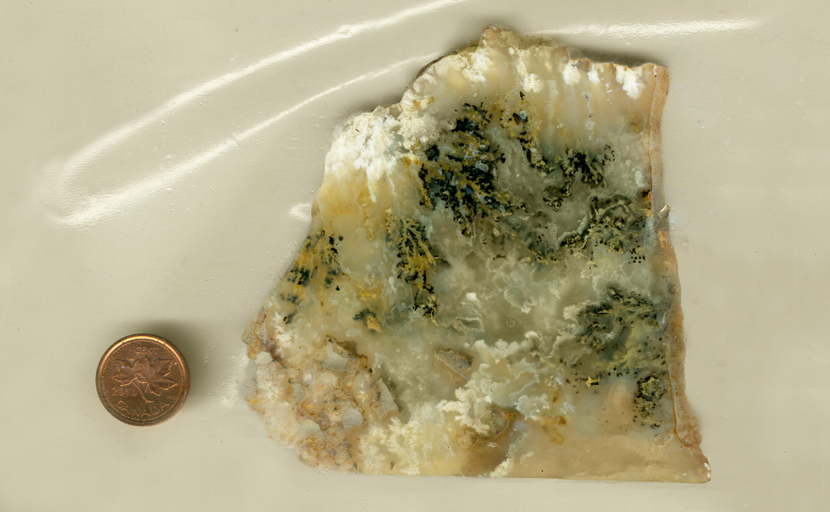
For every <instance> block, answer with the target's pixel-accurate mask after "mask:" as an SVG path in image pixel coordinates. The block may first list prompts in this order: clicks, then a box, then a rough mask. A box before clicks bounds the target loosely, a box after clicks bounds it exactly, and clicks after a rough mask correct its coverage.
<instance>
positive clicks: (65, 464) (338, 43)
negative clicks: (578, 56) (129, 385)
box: [0, 0, 830, 512]
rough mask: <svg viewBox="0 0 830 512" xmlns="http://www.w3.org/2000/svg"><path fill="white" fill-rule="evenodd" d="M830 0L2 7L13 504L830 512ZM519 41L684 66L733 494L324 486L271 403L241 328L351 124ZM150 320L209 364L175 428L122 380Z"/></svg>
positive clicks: (690, 265) (671, 164)
mask: <svg viewBox="0 0 830 512" xmlns="http://www.w3.org/2000/svg"><path fill="white" fill-rule="evenodd" d="M827 6H828V4H827V3H826V2H822V1H820V0H816V1H786V2H784V1H780V2H769V1H767V2H746V1H737V0H730V1H700V2H680V1H662V0H661V1H657V0H655V1H639V2H632V1H626V2H599V1H588V0H586V1H582V2H555V1H523V0H515V1H510V2H505V1H474V0H467V1H462V0H456V1H451V0H438V1H433V2H432V3H418V2H390V1H381V0H373V1H359V2H358V1H344V0H308V1H303V2H281V1H280V2H275V1H267V2H266V1H262V2H253V1H242V0H239V1H223V2H211V3H207V2H189V1H188V2H182V1H180V2H173V3H171V2H160V1H155V2H154V1H146V2H113V1H109V0H107V1H97V2H92V1H85V2H61V1H51V2H41V1H33V2H15V1H6V2H2V5H0V164H2V165H1V166H0V343H2V345H0V350H1V351H0V511H54V510H61V511H74V510H85V511H86V510H110V509H111V510H119V511H121V512H126V511H133V510H147V508H148V507H149V509H151V510H201V511H213V510H222V511H224V510H251V511H259V510H313V511H316V510H323V509H325V508H328V507H333V508H335V509H337V510H344V511H350V510H431V511H443V510H452V511H455V510H467V509H476V510H482V511H485V510H493V511H496V510H498V511H512V510H521V511H526V510H589V509H591V510H618V511H635V510H636V511H638V512H642V511H646V510H660V511H666V510H672V511H674V510H683V511H691V510H702V511H721V510H730V511H731V510H753V511H760V510H830V440H829V439H828V437H829V436H830V388H829V387H828V380H827V378H828V377H827V376H828V372H830V344H828V340H827V336H828V334H827V332H828V329H827V322H828V312H830V270H828V269H830V234H829V233H828V228H827V222H828V220H830V201H828V200H827V198H828V197H830V175H829V174H828V172H830V169H828V161H829V160H830V148H828V135H830V129H828V119H830V105H828V100H827V98H828V92H827V91H828V84H830V67H828V65H827V58H828V42H830V39H829V38H830V36H828V31H827V28H826V27H827V23H828V21H830V8H828V7H827ZM491 23H500V24H503V25H506V26H509V27H512V28H514V29H517V30H520V31H523V32H544V33H546V34H550V35H552V36H554V37H556V38H557V39H558V40H560V41H561V42H563V43H566V44H568V45H570V46H574V47H577V48H580V49H581V50H583V51H584V52H585V53H587V54H588V55H589V56H595V57H597V56H598V57H604V58H611V57H613V58H622V59H623V60H625V61H628V62H639V61H643V60H653V61H656V62H658V63H660V64H665V65H667V66H668V67H669V71H670V74H671V80H672V85H671V91H670V94H669V98H668V103H667V106H666V111H665V117H664V123H663V128H664V131H663V140H664V151H665V154H664V157H665V168H666V197H667V200H668V202H669V204H670V205H671V206H672V207H673V210H672V220H673V224H672V225H673V232H672V237H673V240H674V243H675V247H676V249H677V252H678V258H679V264H680V277H681V281H682V284H683V308H684V311H685V315H686V332H687V335H688V349H689V353H688V359H687V379H688V392H689V398H690V400H691V402H692V405H693V407H694V408H695V410H696V411H697V413H698V414H699V416H700V419H701V422H702V432H703V436H704V441H703V450H704V452H705V453H706V454H707V455H708V456H709V459H710V461H711V464H712V471H713V478H712V481H711V482H710V483H709V484H706V485H673V484H644V483H597V482H573V481H544V480H539V481H534V480H512V481H504V480H503V481H495V480H486V479H462V478H424V477H421V478H395V477H370V476H332V475H329V476H323V475H320V474H318V473H316V472H315V471H314V470H312V469H309V468H307V467H305V466H303V465H301V464H300V463H299V462H298V461H297V460H296V459H295V456H294V454H293V453H292V452H290V451H287V450H284V449H282V448H279V447H278V446H276V444H275V443H274V442H272V441H270V440H269V439H267V437H266V435H265V431H264V428H263V427H262V425H261V424H260V421H259V418H258V417H257V415H256V414H255V413H253V412H251V411H249V410H248V408H247V405H246V404H245V403H244V400H243V396H244V395H245V394H247V392H248V391H250V389H251V375H252V363H249V362H248V361H247V360H246V359H245V353H244V350H243V348H244V347H243V345H242V343H241V342H240V341H239V338H240V335H241V334H242V331H243V329H244V327H245V325H246V324H247V322H248V321H249V320H250V318H251V317H252V316H253V315H254V314H255V313H256V311H257V309H258V308H259V305H260V302H261V301H262V300H263V299H264V297H265V296H266V294H267V292H268V291H269V289H270V288H271V287H272V286H273V285H274V284H275V283H276V280H277V278H278V276H280V275H281V273H282V272H284V271H285V270H286V268H287V266H288V265H289V263H290V260H292V258H293V255H294V252H295V251H296V250H297V245H298V243H299V242H300V241H301V240H302V239H303V237H304V235H305V231H306V229H307V226H308V204H309V203H310V201H311V200H312V198H313V195H314V192H315V190H316V188H317V187H318V186H319V184H320V182H321V180H322V170H323V159H324V156H325V152H326V149H327V147H328V144H329V143H330V141H331V136H332V132H333V130H334V128H335V127H336V126H337V125H338V123H340V122H342V121H343V120H344V119H346V118H347V117H348V116H350V115H352V114H355V113H357V112H360V111H362V110H365V109H369V108H372V107H373V106H375V105H376V104H389V103H393V102H395V101H396V100H397V99H398V98H399V97H400V94H401V92H402V91H403V89H404V87H405V86H406V84H407V83H408V82H409V80H410V79H411V78H412V77H413V76H414V75H415V73H416V72H417V71H418V69H419V68H420V67H421V66H422V65H423V64H425V63H427V62H429V61H430V60H432V59H433V58H435V57H437V56H439V55H441V54H443V53H446V52H448V51H450V50H452V49H454V48H456V47H458V46H460V45H462V44H464V43H466V42H468V41H469V40H472V39H476V38H477V37H478V34H479V33H480V30H481V29H482V28H483V27H485V26H486V25H488V24H491ZM138 331H150V332H153V333H156V334H159V335H162V336H165V337H167V338H169V339H170V340H172V341H173V342H174V343H175V344H177V345H178V346H179V348H180V349H181V350H182V351H183V352H184V353H185V355H186V356H187V358H188V360H189V362H190V366H191V368H192V371H193V387H192V391H191V396H190V398H189V399H188V402H187V403H186V404H185V407H184V408H183V409H182V410H181V411H180V413H179V414H178V415H177V416H176V417H175V418H173V419H172V420H170V421H169V422H167V423H165V424H162V425H159V426H156V427H151V428H136V427H129V426H126V425H122V424H120V423H119V422H117V421H116V420H114V419H113V418H111V417H110V416H109V415H108V414H107V413H106V411H105V410H104V408H103V407H102V406H101V404H100V403H99V401H98V397H97V396H96V394H95V386H94V383H93V376H94V371H95V367H96V365H97V363H98V359H99V357H100V355H101V354H102V353H103V351H104V350H105V349H106V348H107V347H108V346H109V345H110V344H111V343H112V342H114V341H115V340H116V339H118V338H120V337H122V336H125V335H127V334H130V333H133V332H138ZM232 507H233V508H232Z"/></svg>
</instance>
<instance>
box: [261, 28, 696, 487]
mask: <svg viewBox="0 0 830 512" xmlns="http://www.w3.org/2000/svg"><path fill="white" fill-rule="evenodd" d="M668 83H669V80H668V75H667V72H666V69H665V68H664V67H661V66H657V65H653V64H646V65H643V66H640V67H636V68H630V67H626V66H622V65H618V64H609V63H594V62H591V61H589V60H587V59H573V58H571V56H570V54H569V52H568V50H567V49H566V48H565V47H562V46H557V45H556V44H555V43H553V42H551V41H549V40H544V39H528V38H523V37H521V36H519V35H518V34H516V33H514V32H510V31H507V30H502V29H499V28H494V27H491V28H488V29H486V30H485V31H484V34H483V36H482V38H481V39H480V40H479V41H477V42H475V43H472V44H470V45H468V46H466V47H464V48H462V49H461V50H459V51H458V52H456V53H454V54H452V55H449V56H447V57H444V58H442V59H440V60H438V61H437V62H434V63H432V64H430V65H429V66H427V67H426V68H425V69H423V70H422V71H421V73H420V74H419V75H418V77H417V78H416V79H415V80H414V82H412V84H411V86H410V87H409V88H408V89H407V91H406V92H405V93H404V95H403V98H402V99H401V101H400V103H398V104H396V105H393V106H391V107H387V108H377V109H376V110H375V111H374V112H371V113H367V114H362V115H359V116H357V117H356V118H354V119H353V120H352V121H351V122H349V123H348V124H347V125H346V126H344V127H343V128H342V129H341V130H340V132H339V133H338V135H337V137H336V140H335V141H334V144H333V146H332V148H331V150H330V152H329V154H328V157H327V159H326V170H325V178H324V180H323V184H322V187H321V188H320V191H319V192H318V193H317V197H316V200H315V202H314V206H313V211H312V214H313V215H312V226H311V230H310V232H309V235H308V239H307V240H306V241H305V244H304V245H303V247H302V250H301V251H300V253H299V255H298V256H297V259H296V261H295V262H294V265H293V267H292V268H291V269H290V270H289V271H288V273H287V274H286V275H285V276H284V277H283V279H282V281H280V283H279V284H278V285H277V287H276V289H275V290H274V292H273V294H272V295H271V296H270V297H269V298H268V299H267V300H266V302H265V305H264V306H263V308H262V310H261V311H260V313H259V315H258V316H257V317H256V318H255V320H254V321H253V322H252V323H251V325H250V327H249V328H248V330H247V332H246V334H245V342H246V343H247V345H248V349H249V355H250V357H251V358H252V359H255V360H256V362H257V363H258V365H259V366H258V369H257V375H256V380H257V389H256V391H255V392H254V393H252V394H251V395H250V396H249V398H248V400H249V402H250V404H251V406H252V407H253V408H254V409H255V410H256V411H258V412H260V413H261V414H262V418H263V421H264V422H265V425H266V426H267V429H268V433H269V434H270V436H271V437H273V438H274V439H275V440H277V441H278V442H279V443H281V444H283V445H285V446H290V447H293V448H295V449H296V450H297V451H298V452H299V456H300V459H301V460H302V461H303V462H305V463H307V464H309V465H311V466H314V467H316V468H318V469H320V470H322V471H330V470H337V471H349V472H352V471H356V472H363V473H385V474H406V475H471V476H472V475H476V476H502V477H505V476H509V477H549V478H582V479H590V478H593V479H616V480H662V481H677V482H705V481H707V480H708V479H709V465H708V463H707V461H706V458H705V457H704V456H703V454H702V453H701V451H700V449H699V445H700V435H699V433H698V428H697V420H696V418H695V416H694V415H693V413H692V412H691V410H690V408H689V405H688V403H687V400H686V397H685V394H684V376H683V359H684V341H683V330H682V314H681V311H680V287H679V282H678V277H677V264H676V261H675V257H674V253H673V251H672V248H671V245H670V244H669V239H668V231H667V222H668V221H667V212H668V209H667V208H666V207H665V205H664V203H663V197H662V193H661V187H660V178H661V173H662V167H661V163H660V116H661V112H662V109H663V104H664V101H665V98H666V93H667V91H668Z"/></svg>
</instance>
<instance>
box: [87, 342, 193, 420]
mask: <svg viewBox="0 0 830 512" xmlns="http://www.w3.org/2000/svg"><path fill="white" fill-rule="evenodd" d="M134 340H149V341H152V342H156V343H159V344H161V345H163V346H164V347H165V348H167V349H168V350H170V352H171V353H172V354H173V355H174V356H175V358H176V360H177V361H178V362H179V364H181V367H182V380H183V382H182V389H183V390H184V391H183V393H182V397H181V399H179V400H178V401H177V402H176V404H175V405H174V406H173V408H172V409H170V410H169V411H167V412H166V413H164V414H162V415H161V416H159V417H158V418H154V419H152V420H147V421H136V420H134V419H131V418H129V417H127V416H124V415H123V414H121V412H120V411H119V410H117V409H115V408H114V407H112V406H111V405H110V404H109V403H108V402H107V399H106V396H105V395H104V389H103V383H104V382H103V381H104V375H103V369H104V364H105V363H106V362H107V360H108V359H109V358H110V357H111V356H112V354H113V353H114V352H115V351H116V350H118V349H119V348H120V347H121V346H122V345H126V344H127V343H130V342H131V341H134ZM95 389H96V390H97V391H98V399H99V400H101V404H102V405H103V406H104V408H105V409H106V410H107V412H109V413H110V414H111V415H112V416H113V417H114V418H116V419H118V420H119V421H121V422H123V423H126V424H128V425H133V426H136V427H150V426H152V425H158V424H159V423H163V422H165V421H167V420H168V419H170V418H171V417H173V415H174V414H176V412H178V410H179V409H180V408H181V407H182V405H184V401H185V400H186V399H187V395H188V393H190V368H188V366H187V360H185V358H184V356H183V355H182V353H181V352H179V349H177V348H176V347H175V346H174V345H173V344H172V343H170V342H169V341H167V340H166V339H164V338H162V337H161V336H156V335H155V334H131V335H130V336H125V337H124V338H121V339H120V340H118V341H116V342H115V343H113V344H112V345H111V346H110V348H108V349H107V351H106V352H104V355H103V356H101V360H100V361H99V362H98V369H97V370H96V371H95Z"/></svg>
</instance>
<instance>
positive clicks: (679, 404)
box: [648, 65, 702, 452]
mask: <svg viewBox="0 0 830 512" xmlns="http://www.w3.org/2000/svg"><path fill="white" fill-rule="evenodd" d="M654 75H655V86H654V96H653V99H652V103H651V118H650V120H649V127H650V133H649V151H648V153H649V160H650V164H651V206H652V212H654V215H655V231H656V235H657V237H658V240H657V242H658V244H659V251H658V252H657V253H656V254H655V256H657V257H658V259H657V261H655V262H654V263H655V264H656V265H657V266H660V267H662V268H661V269H660V270H662V272H661V273H662V275H663V276H664V278H665V279H666V280H668V282H669V283H668V284H669V292H670V293H671V295H672V299H673V300H672V301H671V308H670V309H669V313H668V319H667V324H668V330H667V332H666V334H667V335H668V339H669V342H668V345H667V347H666V352H667V357H668V371H669V382H670V383H671V394H672V402H673V404H674V417H675V433H676V434H677V438H678V439H679V440H680V441H681V442H682V443H683V444H684V445H686V446H688V447H689V448H691V449H694V450H696V451H698V452H700V442H701V439H702V438H701V435H700V422H699V421H698V419H697V416H695V414H694V412H693V411H692V408H691V405H689V400H688V399H687V398H686V378H685V370H684V360H685V358H686V343H685V338H684V335H683V311H682V310H681V308H680V277H679V274H678V268H677V257H676V256H675V253H674V248H673V247H672V244H671V239H670V235H669V217H668V214H667V212H663V209H664V208H665V207H666V206H667V205H666V202H665V198H664V196H663V160H662V139H661V134H660V131H661V130H660V128H661V123H662V118H663V107H664V106H665V104H666V95H667V94H668V92H669V73H668V70H667V69H666V67H665V66H658V65H654Z"/></svg>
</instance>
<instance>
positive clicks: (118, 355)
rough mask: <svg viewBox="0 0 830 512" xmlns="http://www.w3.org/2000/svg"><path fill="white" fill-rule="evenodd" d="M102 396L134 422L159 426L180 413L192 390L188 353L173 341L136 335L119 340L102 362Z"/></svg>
mask: <svg viewBox="0 0 830 512" xmlns="http://www.w3.org/2000/svg"><path fill="white" fill-rule="evenodd" d="M95 386H96V387H97V388H98V397H99V398H100V399H101V403H102V404H104V407H105V408H106V409H107V411H109V412H110V414H112V415H113V416H115V417H116V418H118V419H119V420H121V421H123V422H124V423H128V424H130V425H138V426H149V425H156V424H158V423H161V422H162V421H165V420H168V419H170V417H171V416H173V415H174V414H176V412H177V411H178V410H179V408H180V407H181V406H182V404H183V403H184V400H185V398H187V392H188V391H189V390H190V371H189V370H188V368H187V361H185V359H184V356H182V354H181V353H180V352H179V351H178V350H176V347H174V346H173V345H172V344H171V343H170V342H169V341H167V340H165V339H163V338H160V337H158V336H154V335H152V334H135V335H132V336H127V337H126V338H122V339H120V340H118V341H116V342H115V343H114V344H113V345H112V346H111V347H110V348H109V349H108V350H107V351H106V352H104V356H103V357H102V358H101V362H100V363H98V371H97V372H96V373H95Z"/></svg>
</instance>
